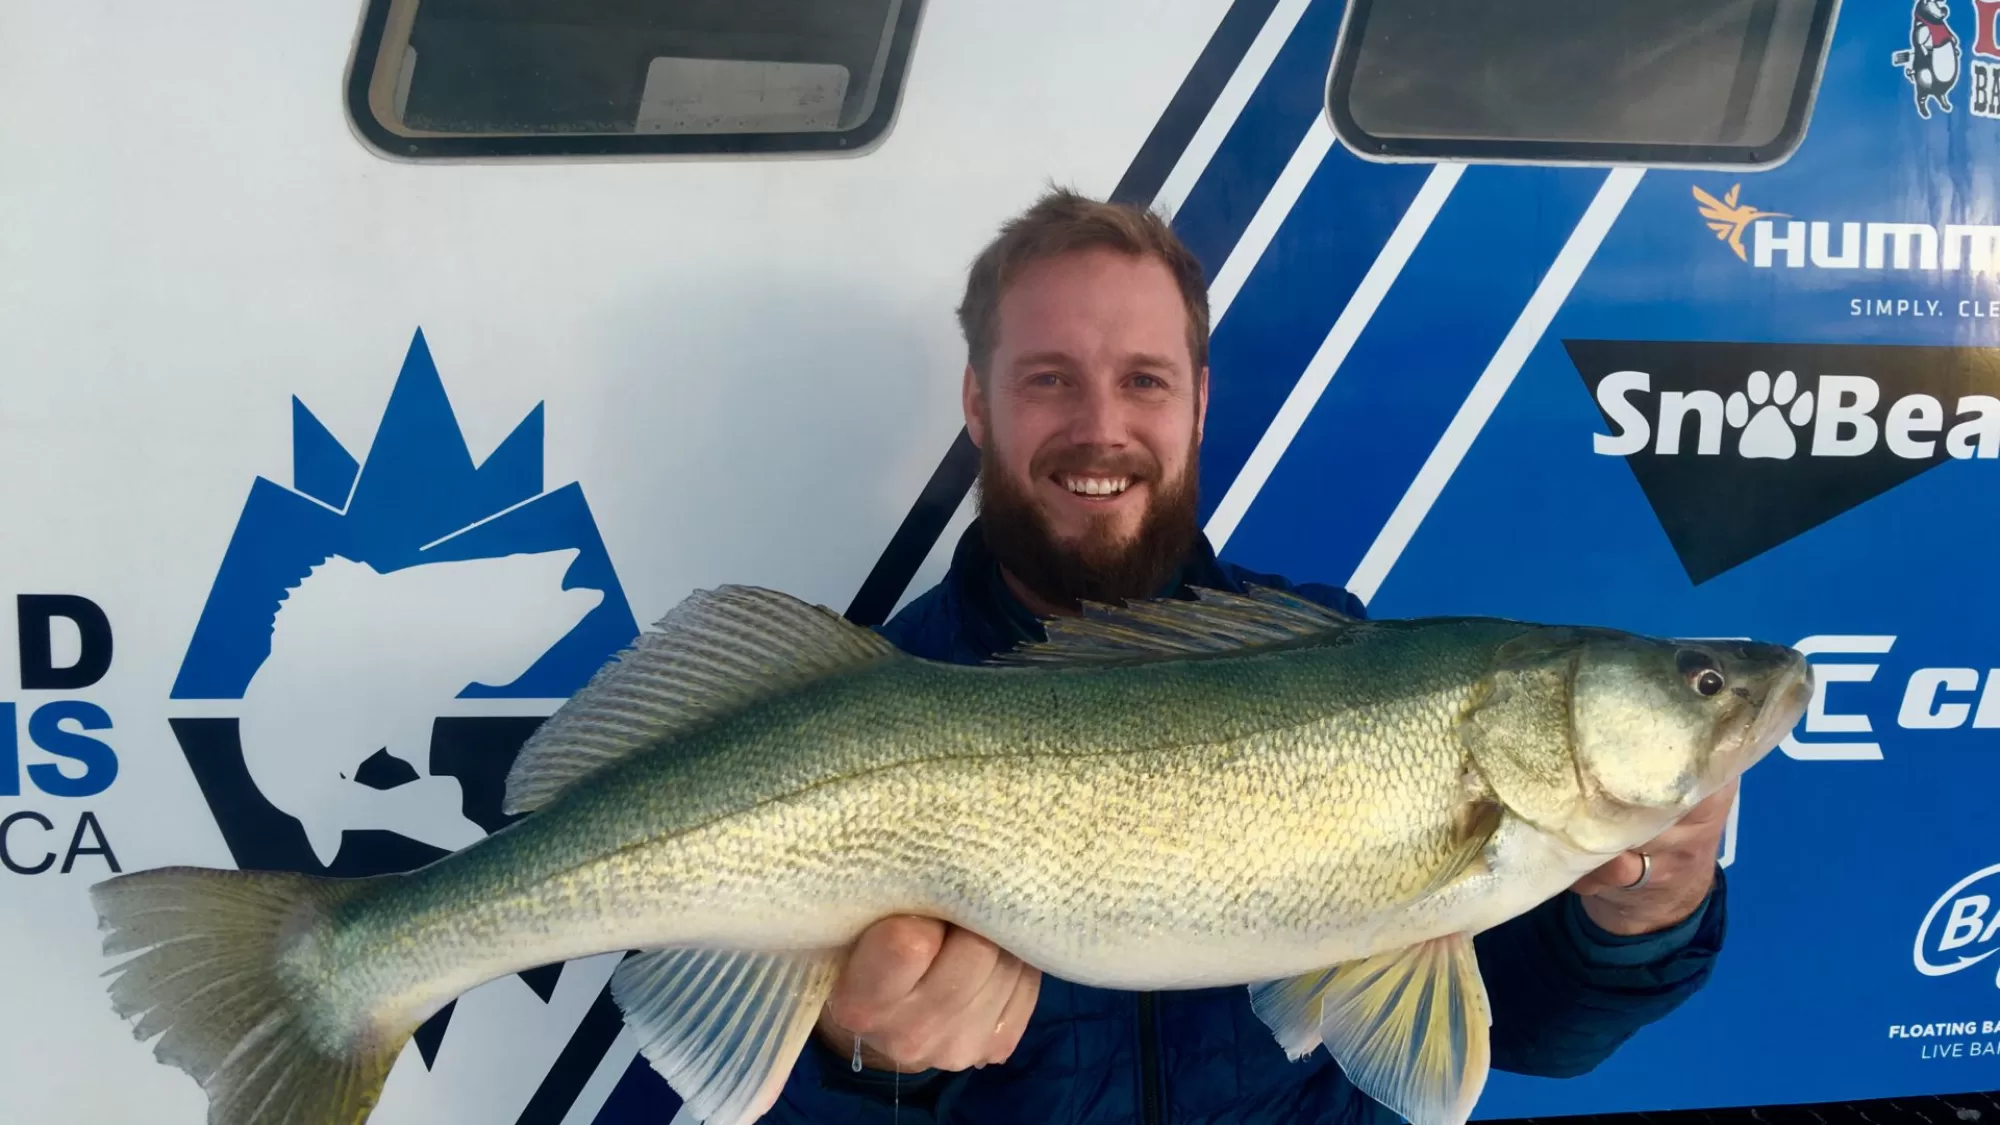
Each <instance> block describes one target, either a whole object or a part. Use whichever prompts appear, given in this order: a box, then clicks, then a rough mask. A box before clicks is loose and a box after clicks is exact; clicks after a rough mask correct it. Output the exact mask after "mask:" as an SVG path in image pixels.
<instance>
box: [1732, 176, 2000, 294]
mask: <svg viewBox="0 0 2000 1125" xmlns="http://www.w3.org/2000/svg"><path fill="white" fill-rule="evenodd" d="M1741 187H1742V185H1740V184H1738V185H1734V186H1732V187H1731V188H1730V189H1729V190H1728V191H1727V192H1726V193H1724V194H1723V196H1722V197H1721V198H1720V199H1718V198H1716V197H1715V196H1713V195H1711V194H1709V193H1708V192H1706V191H1703V190H1702V189H1701V188H1699V187H1697V188H1694V189H1693V191H1694V199H1695V209H1696V210H1697V211H1698V212H1699V213H1700V214H1701V217H1702V219H1703V220H1704V221H1705V222H1706V223H1707V224H1708V229H1709V230H1710V231H1712V232H1713V233H1714V234H1715V237H1716V239H1717V240H1718V241H1720V242H1723V243H1726V244H1727V245H1728V246H1729V249H1730V252H1732V253H1734V254H1735V255H1736V257H1737V258H1738V259H1739V260H1741V261H1744V262H1748V263H1749V264H1750V265H1752V266H1755V267H1757V268H1758V269H1770V268H1772V267H1774V266H1780V265H1782V266H1783V267H1785V268H1786V269H1804V268H1805V267H1806V266H1807V265H1811V266H1812V267H1813V268H1815V269H1827V270H1929V271H1942V272H1947V273H1959V272H1969V273H2000V226H1995V225H1987V224H1980V223H1945V224H1942V225H1938V224H1931V223H1905V222H1896V223H1891V222H1861V221H1842V222H1838V223H1834V222H1826V221H1822V220H1818V219H1814V220H1801V219H1795V218H1792V217H1791V216H1790V215H1789V214H1787V213H1786V212H1783V211H1764V210H1760V209H1758V208H1756V207H1753V206H1751V205H1750V204H1747V203H1743V202H1741V201H1740V199H1741ZM1778 220H1783V222H1779V221H1778ZM1746 236H1747V237H1748V240H1749V245H1748V247H1746V246H1745V245H1744V240H1745V238H1746Z"/></svg>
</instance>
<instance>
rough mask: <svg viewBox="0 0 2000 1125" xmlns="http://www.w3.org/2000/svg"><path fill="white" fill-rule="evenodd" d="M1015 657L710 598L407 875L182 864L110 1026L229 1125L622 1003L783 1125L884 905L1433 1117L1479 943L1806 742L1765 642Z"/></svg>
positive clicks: (118, 884) (1445, 1095)
mask: <svg viewBox="0 0 2000 1125" xmlns="http://www.w3.org/2000/svg"><path fill="white" fill-rule="evenodd" d="M1049 632H1050V639H1049V641H1048V642H1047V643H1044V644H1039V645H1034V646H1029V647H1027V648H1025V649H1023V650H1022V651H1020V652H1018V653H1015V654H1011V655H1010V656H1009V657H1007V658H1005V659H1004V660H1003V661H1002V662H1001V664H1002V665H1003V666H987V667H960V666H952V665H946V664H939V663H932V662H929V661H924V660H919V659H915V658H913V657H910V656H907V655H904V654H901V653H899V652H898V651H896V650H895V649H893V648H892V647H890V646H889V645H888V644H887V643H886V642H885V641H883V640H882V639H881V638H880V637H878V636H877V635H876V634H874V633H872V632H870V631H868V630H865V629H861V628H859V627H856V626H854V625H851V624H849V623H848V622H846V621H843V620H842V619H841V618H839V617H838V616H836V615H834V614H832V613H831V612H829V611H827V610H825V609H822V608H820V607H817V606H811V605H807V604H805V603H803V602H800V601H797V600H795V599H793V598H790V597H787V596H785V595H783V594H778V593H774V592H771V591H766V590H758V589H753V588H744V587H725V588H723V589H720V590H717V591H713V592H702V593H697V594H696V595H694V596H693V597H691V598H689V599H688V600H687V601H685V602H683V603H682V604H681V605H680V606H679V607H677V608H676V609H675V610H674V611H673V612H672V613H670V614H669V615H668V616H667V618H666V619H665V620H664V621H662V622H661V623H660V625H659V626H658V627H657V628H656V631H652V632H649V633H647V634H645V635H644V636H643V637H642V638H641V639H640V640H639V642H638V643H637V644H635V645H634V647H633V648H632V649H630V650H628V651H627V652H626V653H624V654H622V656H621V658H620V659H618V660H616V661H613V662H612V663H610V664H609V665H607V666H606V667H605V668H604V669H603V670H601V671H600V672H599V673H598V675H597V676H596V678H594V679H593V680H592V682H591V683H590V684H589V685H588V686H587V687H586V688H585V689H584V690H583V691H581V692H579V693H578V694H577V695H576V697H575V698H573V699H572V700H570V701H569V702H568V703H567V704H566V705H565V706H564V707H563V708H562V709H561V710H560V711H559V712H558V713H557V714H556V715H555V716H554V717H552V718H551V719H550V720H549V721H548V722H547V723H545V724H543V726H542V727H541V729H540V730H538V731H537V733H536V735H535V736H534V737H533V738H532V739H531V740H530V741H529V742H528V744H527V745H526V746H525V747H524V748H523V749H522V751H521V753H520V756H519V757H518V759H517V760H516V762H515V763H514V767H513V772H512V773H511V775H510V776H509V778H508V783H507V797H506V804H505V808H506V809H507V811H509V812H524V811H527V810H535V811H534V814H533V815H532V816H528V817H525V818H523V819H521V820H519V821H517V822H515V823H514V824H512V825H510V826H508V827H507V828H506V829H505V830H503V831H500V832H496V833H494V834H493V835H492V836H490V837H488V838H486V839H484V840H482V841H480V842H478V843H476V844H473V845H472V846H470V847H467V848H465V849H464V850H462V851H459V852H456V853H453V854H452V855H449V856H446V857H445V858H443V859H440V860H438V861H437V862H436V863H433V864H431V865H430V866H428V867H425V868H423V869H421V870H418V871H413V872H410V873H408V874H404V875H389V876H383V877H379V878H372V879H355V880H336V879H324V878H315V877H310V876H305V875H297V874H285V873H273V872H237V871H211V870H200V869H192V868H163V869H159V870H154V871H144V872H135V873H132V874H127V875H122V876H118V877H116V878H112V879H109V880H107V881H105V882H103V883H100V884H98V885H97V886H96V887H94V888H93V889H92V896H93V898H94V900H95V902H96V905H97V909H98V912H99V914H100V916H101V920H102V927H103V929H104V930H105V931H106V933H107V937H106V939H105V943H104V947H105V952H106V954H108V955H122V954H128V953H136V954H137V956H134V957H132V958H130V959H129V960H126V961H124V962H123V963H121V964H119V965H117V966H116V967H115V968H114V969H113V970H112V972H113V973H116V974H118V975H117V979H116V980H115V981H114V983H113V984H112V986H111V995H112V998H113V1002H114V1005H115V1007H116V1008H117V1010H118V1011H119V1012H120V1013H122V1014H123V1015H126V1016H128V1017H137V1019H138V1025H137V1029H136V1034H137V1035H138V1036H139V1037H140V1038H145V1037H148V1036H151V1035H154V1034H158V1035H159V1036H160V1039H159V1042H158V1044H157V1045H156V1046H155V1048H154V1050H155V1053H156V1054H157V1056H158V1057H159V1058H160V1059H161V1060H162V1061H164V1062H168V1063H171V1064H173V1065H175V1066H178V1067H180V1068H182V1069H183V1070H185V1071H187V1072H188V1073H189V1074H191V1075H193V1076H194V1078H195V1079H196V1080H197V1081H198V1082H200V1083H201V1085H202V1087H203V1088H204V1089H205V1090H206V1091H207V1092H208V1096H209V1099H210V1111H209V1120H210V1121H211V1122H214V1123H216V1125H251V1123H256V1125H356V1123H358V1122H361V1121H363V1120H365V1119H366V1117H367V1116H368V1114H369V1112H370V1110H371V1109H372V1107H373V1106H374V1105H375V1103H376V1100H377V1099H378V1097H379V1096H380V1091H381V1089H382V1085H383V1082H384V1080H385V1078H386V1077H387V1075H388V1072H389V1069H390V1067H391V1065H392V1063H393V1062H394V1061H395V1059H396V1057H397V1055H398V1053H399V1051H400V1050H401V1049H402V1046H403V1044H404V1042H405V1040H406V1039H407V1037H408V1036H409V1035H410V1034H411V1032H412V1031H413V1030H414V1029H415V1028H416V1027H417V1026H418V1025H419V1024H420V1023H421V1022H423V1020H424V1019H425V1018H427V1017H428V1016H430V1015H431V1014H432V1013H433V1012H436V1011H437V1010H438V1009H439V1008H440V1007H442V1006H443V1005H444V1004H446V1003H447V1002H449V1001H450V1000H451V999H452V998H453V997H455V996H457V995H458V994H460V993H462V992H464V991H466V990H467V989H470V988H472V987H474V986H475V985H478V984H480V983H481V982H484V981H487V980H491V979H493V978H495V977H499V976H502V975H505V974H508V973H512V972H516V971H519V970H522V969H526V968H530V967H532V966H536V965H542V964H548V963H552V962H556V961H562V960H567V959H570V958H576V957H582V956H588V955H591V954H596V953H602V952H606V951H614V950H644V951H648V952H643V953H640V954H637V955H635V956H632V957H629V958H627V959H626V960H625V961H624V962H623V963H622V964H621V966H620V968H619V969H618V970H617V972H616V974H615V975H614V977H613V978H612V994H613V996H614V998H615V999H616V1000H617V1002H618V1004H619V1005H620V1007H621V1009H622V1010H623V1012H624V1015H625V1019H626V1021H627V1022H628V1024H630V1026H631V1027H632V1029H633V1031H634V1032H635V1034H636V1036H637V1039H638V1041H639V1043H640V1045H641V1049H642V1051H643V1052H644V1054H645V1056H646V1057H647V1058H648V1059H649V1060H651V1061H652V1064H653V1065H654V1066H655V1067H656V1068H658V1070H659V1071H660V1073H661V1074H663V1075H664V1076H665V1077H666V1079H667V1081H668V1082H669V1083H670V1084H671V1085H672V1086H673V1087H674V1089H675V1090H677V1091H678V1092H679V1093H680V1094H681V1096H682V1097H683V1098H684V1099H685V1100H686V1101H687V1103H688V1108H689V1111H690V1112H691V1113H692V1115H693V1116H694V1117H696V1118H698V1119H701V1120H704V1121H707V1122H710V1123H714V1125H737V1123H740V1122H746V1121H750V1120H753V1119H755V1118H757V1117H759V1116H761V1115H762V1114H763V1113H764V1112H765V1111H766V1110H767V1109H768V1108H769V1107H770V1105H771V1104H772V1102H773V1100H774V1099H775V1098H776V1096H777V1092H778V1090H779V1089H780V1088H781V1087H782V1085H783V1083H784V1081H785V1077H786V1075H787V1073H788V1072H789V1071H790V1070H791V1068H792V1065H793V1062H794V1061H795V1059H796V1058H797V1055H798V1052H799V1051H800V1049H801V1048H802V1046H803V1045H804V1042H805V1039H806V1036H807V1035H808V1034H809V1033H810V1030H811V1027H812V1025H813V1022H814V1019H815V1017H816V1016H817V1014H818V1012H819V1010H820V1008H821V1006H822V1004H823V1002H824V1000H825V998H826V996H827V993H828V990H829V988H830V986H831V984H832V981H833V977H834V975H835V971H836V966H837V964H838V963H839V958H840V956H841V952H842V950H843V948H844V947H846V946H847V945H848V944H849V943H851V942H852V940H853V939H854V938H855V937H856V936H857V935H858V934H859V932H860V931H861V930H862V929H863V928H864V927H866V926H867V925H868V924H869V923H871V922H873V921H874V920H876V919H879V918H881V917H883V916H885V915H889V914H898V913H909V914H920V915H928V916H931V917H936V918H942V919H945V920H948V921H951V922H954V923H957V924H959V925H961V926H964V927H967V928H970V929H972V930H974V931H976V932H978V933H981V934H984V935H986V936H987V937H989V938H991V939H992V940H993V941H995V942H996V943H998V944H999V945H1000V946H1002V947H1003V948H1006V949H1008V950H1011V951H1013V952H1014V953H1016V954H1018V955H1019V956H1020V957H1021V958H1022V959H1023V960H1025V961H1027V962H1028V963H1030V964H1033V965H1035V966H1037V967H1039V968H1042V969H1044V970H1046V971H1048V972H1051V973H1053V974H1055V975H1057V976H1059V977H1062V978H1065V979H1068V980H1072V981H1078V982H1082V983H1085V984H1092V985H1098V986H1104V987H1111V988H1123V989H1172V988H1190V987H1204V986H1214V985H1222V984H1248V985H1250V989H1251V997H1252V1002H1253V1005H1254V1007H1255V1010H1256V1011H1257V1013H1258V1014H1259V1015H1260V1016H1261V1017H1262V1018H1263V1020H1264V1021H1265V1022H1266V1023H1267V1024H1268V1025H1269V1026H1270V1028H1271V1029H1272V1031H1273V1033H1274V1034H1275V1035H1276V1037H1277V1040H1278V1042H1279V1043H1281V1044H1282V1045H1283V1047H1284V1049H1285V1050H1286V1051H1287V1052H1289V1053H1290V1054H1291V1055H1292V1056H1293V1057H1301V1056H1303V1055H1305V1054H1307V1053H1308V1052H1310V1051H1311V1050H1313V1049H1314V1048H1315V1047H1316V1046H1317V1045H1319V1044H1320V1043H1324V1044H1326V1046H1327V1048H1328V1049H1329V1050H1330V1051H1331V1052H1332V1054H1333V1055H1334V1057H1335V1058H1337V1059H1338V1060H1339V1062H1340V1064H1341V1066H1342V1067H1343V1068H1344V1069H1345V1070H1346V1072H1347V1074H1348V1075H1349V1076H1350V1077H1351V1078H1352V1079H1353V1081H1354V1082H1355V1084H1356V1085H1357V1086H1359V1087H1360V1088H1361V1089H1362V1090H1363V1091H1365V1092H1367V1093H1368V1094H1370V1095H1371V1096H1373V1097H1374V1098H1376V1099H1378V1100H1380V1101H1381V1102H1382V1103H1384V1104H1385V1105H1387V1106H1388V1107H1389V1108H1391V1109H1393V1110H1395V1111H1396V1112H1398V1113H1401V1114H1403V1115H1404V1116H1406V1117H1408V1118H1409V1119H1410V1120H1411V1121H1412V1122H1415V1123H1416V1125H1459V1123H1462V1122H1464V1121H1465V1120H1466V1118H1467V1116H1468V1115H1469V1114H1470V1112H1471V1109H1472V1106H1473V1104H1474V1102H1475V1101H1476V1100H1477V1098H1478V1095H1479V1091H1480V1089H1481V1088H1482V1086H1483V1084H1484V1082H1485V1078H1486V1072H1487V1061H1488V1053H1487V1028H1488V1017H1487V1010H1486V996H1485V989H1484V985H1483V984H1482V982H1481V980H1480V975H1479V968H1478V965H1477V963H1476V960H1475V956H1474V953H1473V945H1472V941H1471V937H1472V935H1473V934H1475V933H1478V932H1479V931H1481V930H1484V929H1486V928H1488V927H1491V926H1493V925H1495V924H1497V923H1499V922H1502V921H1505V920H1506V919H1508V918H1510V917H1513V916H1515V915H1517V914H1520V913H1523V912H1524V911H1527V910H1528V909H1530V908H1532V907H1533V906H1535V905H1536V904H1538V903H1540V902H1542V901H1544V900H1546V899H1548V898H1550V897H1552V896H1554V895H1556V894H1558V893H1560V892H1561V891H1562V890H1563V889H1564V888H1566V887H1568V886H1569V885H1570V884H1571V883H1572V882H1573V881H1575V880H1576V879H1577V878H1578V877H1579V876H1581V875H1582V874H1584V873H1585V872H1587V871H1589V870H1591V869H1592V868H1594V867H1596V866H1598V865H1599V864H1601V863H1603V862H1604V861H1605V860H1606V859H1607V858H1608V857H1610V856H1611V855H1613V854H1614V853H1616V852H1618V851H1620V850H1621V849H1624V848H1626V847H1628V846H1632V845H1636V844H1639V843H1641V842H1643V841H1645V840H1648V839H1650V838H1652V837H1653V836H1655V835H1657V834H1658V833H1659V832H1660V831H1661V830H1662V829H1664V828H1666V827H1667V826H1668V825H1669V824H1670V823H1671V822H1672V821H1674V820H1675V819H1676V818H1678V817H1679V816H1681V815H1682V814H1683V813H1685V812H1686V811H1687V810H1688V809H1689V808H1690V807H1692V806H1693V805H1694V804H1695V803H1696V802H1697V801H1700V800H1701V799H1702V798H1703V797H1705V796H1707V795H1708V794H1710V793H1712V792H1714V791H1715V790H1716V789H1717V788H1718V787H1719V786H1721V785H1723V784H1724V783H1726V782H1727V781H1728V780H1730V779H1731V778H1733V777H1734V776H1736V775H1737V774H1739V773H1740V772H1742V771H1743V770H1745V769H1747V768H1748V767H1749V766H1750V765H1752V764H1753V763H1754V762H1756V761H1757V760H1758V759H1759V758H1760V757H1761V756H1763V755H1764V754H1765V753H1766V752H1768V751H1769V750H1770V748H1771V747H1772V746H1773V745H1775V744H1776V743H1777V741H1778V740H1779V739H1780V738H1781V737H1782V736H1783V735H1784V734H1785V733H1786V732H1787V731H1788V730H1790V729H1791V727H1792V725H1793V724H1794V723H1795V722H1796V721H1797V720H1798V717H1799V716H1800V714H1801V713H1802V712H1803V710H1804V708H1805V705H1806V702H1807V699H1808V698H1809V697H1810V695H1811V674H1810V672H1809V670H1808V668H1807V666H1806V664H1805V662H1804V660H1803V658H1802V657H1801V656H1800V655H1799V654H1798V653H1797V652H1795V651H1793V650H1792V649H1789V648H1785V647H1782V646H1777V645H1759V644H1748V643H1735V642H1697V641H1673V640H1661V639H1654V638H1648V637H1641V636H1634V635H1631V634H1627V633H1620V632H1615V631H1611V630H1604V629H1591V628H1571V627H1557V626H1544V625H1533V624H1524V623H1519V622H1513V621H1505V620H1494V619H1485V618H1437V619H1421V620H1405V621H1381V622H1366V623H1361V622H1355V621H1353V620H1351V619H1349V618H1346V617H1343V616H1341V615H1338V614H1336V613H1334V612H1332V611H1330V610H1327V609H1324V608H1322V607H1320V606H1318V605H1316V604H1314V603H1312V602H1309V601H1305V600H1303V599H1300V598H1297V597H1294V596H1291V595H1288V594H1283V593H1278V592H1275V591H1270V590H1258V591H1253V592H1252V593H1251V594H1250V595H1248V596H1241V595H1229V594H1219V593H1214V592H1211V591H1202V592H1200V596H1199V600H1198V601H1193V602H1186V601H1174V600H1164V601H1159V602H1150V603H1144V604H1140V605H1135V606H1133V607H1130V608H1129V609H1125V610H1118V611H1107V610H1099V611H1095V612H1093V613H1092V614H1091V615H1088V616H1086V617H1083V618H1065V619H1061V620H1058V621H1055V622H1053V623H1051V624H1050V627H1049Z"/></svg>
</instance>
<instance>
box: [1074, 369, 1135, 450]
mask: <svg viewBox="0 0 2000 1125" xmlns="http://www.w3.org/2000/svg"><path fill="white" fill-rule="evenodd" d="M1125 429H1126V427H1125V413H1124V403H1122V402H1121V401H1119V399H1118V393H1117V389H1116V388H1114V387H1108V386H1104V385H1101V384H1099V383H1096V382H1092V383H1088V384H1086V385H1085V386H1084V389H1083V393H1082V394H1081V395H1078V396H1077V399H1076V412H1075V414H1074V415H1072V416H1071V418H1070V425H1069V437H1070V440H1071V441H1072V442H1074V443H1076V444H1077V445H1108V446H1119V445H1123V444H1125Z"/></svg>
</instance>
